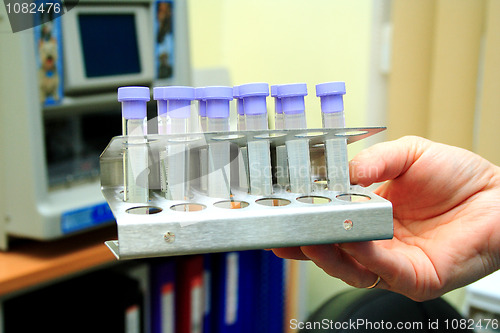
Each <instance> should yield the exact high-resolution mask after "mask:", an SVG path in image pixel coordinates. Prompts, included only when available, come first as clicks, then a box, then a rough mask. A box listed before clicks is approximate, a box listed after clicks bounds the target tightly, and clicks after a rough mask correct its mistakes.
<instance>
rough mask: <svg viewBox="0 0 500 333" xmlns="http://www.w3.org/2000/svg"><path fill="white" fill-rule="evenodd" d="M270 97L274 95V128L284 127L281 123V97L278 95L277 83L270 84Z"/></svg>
mask: <svg viewBox="0 0 500 333" xmlns="http://www.w3.org/2000/svg"><path fill="white" fill-rule="evenodd" d="M271 97H274V129H277V130H280V129H283V128H285V126H284V123H283V109H282V107H281V98H279V97H278V85H276V84H275V85H272V86H271Z"/></svg>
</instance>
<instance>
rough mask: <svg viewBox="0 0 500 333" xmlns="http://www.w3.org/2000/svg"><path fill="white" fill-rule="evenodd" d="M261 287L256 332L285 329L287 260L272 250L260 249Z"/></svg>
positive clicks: (275, 331) (272, 331)
mask: <svg viewBox="0 0 500 333" xmlns="http://www.w3.org/2000/svg"><path fill="white" fill-rule="evenodd" d="M260 259H261V261H260V263H261V269H260V272H261V273H260V289H259V306H258V311H259V313H258V320H256V323H257V325H258V327H257V329H256V332H269V333H281V332H283V331H284V324H285V323H284V321H285V320H284V309H285V303H284V298H285V288H284V287H285V283H284V282H285V261H284V260H283V259H281V258H279V257H277V256H276V255H274V253H273V252H271V251H264V250H262V251H260Z"/></svg>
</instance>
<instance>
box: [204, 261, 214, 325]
mask: <svg viewBox="0 0 500 333" xmlns="http://www.w3.org/2000/svg"><path fill="white" fill-rule="evenodd" d="M212 266H213V265H212V255H211V254H205V255H203V333H211V332H212V331H213V330H212V322H213V320H212V298H213V295H212V294H213V293H212V282H213V278H212V269H213V267H212Z"/></svg>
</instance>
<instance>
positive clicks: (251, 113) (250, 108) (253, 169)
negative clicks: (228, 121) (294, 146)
mask: <svg viewBox="0 0 500 333" xmlns="http://www.w3.org/2000/svg"><path fill="white" fill-rule="evenodd" d="M239 93H240V96H241V97H242V98H243V105H244V109H245V118H246V121H245V122H246V128H247V130H249V131H256V130H267V129H268V124H267V103H266V98H267V96H269V85H268V84H267V83H248V84H244V85H241V86H240V87H239ZM247 147H248V148H247V150H248V170H249V176H250V193H251V194H254V195H271V194H272V192H273V180H272V172H271V153H270V145H269V141H267V140H262V139H258V140H252V139H249V141H248V145H247Z"/></svg>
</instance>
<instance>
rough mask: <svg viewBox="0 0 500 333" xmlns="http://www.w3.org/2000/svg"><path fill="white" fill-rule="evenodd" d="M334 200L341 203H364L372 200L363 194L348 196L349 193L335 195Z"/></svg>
mask: <svg viewBox="0 0 500 333" xmlns="http://www.w3.org/2000/svg"><path fill="white" fill-rule="evenodd" d="M336 198H337V199H339V200H342V201H349V202H365V201H370V200H371V199H372V198H370V197H369V196H367V195H364V194H350V193H343V194H339V195H337V197H336Z"/></svg>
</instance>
